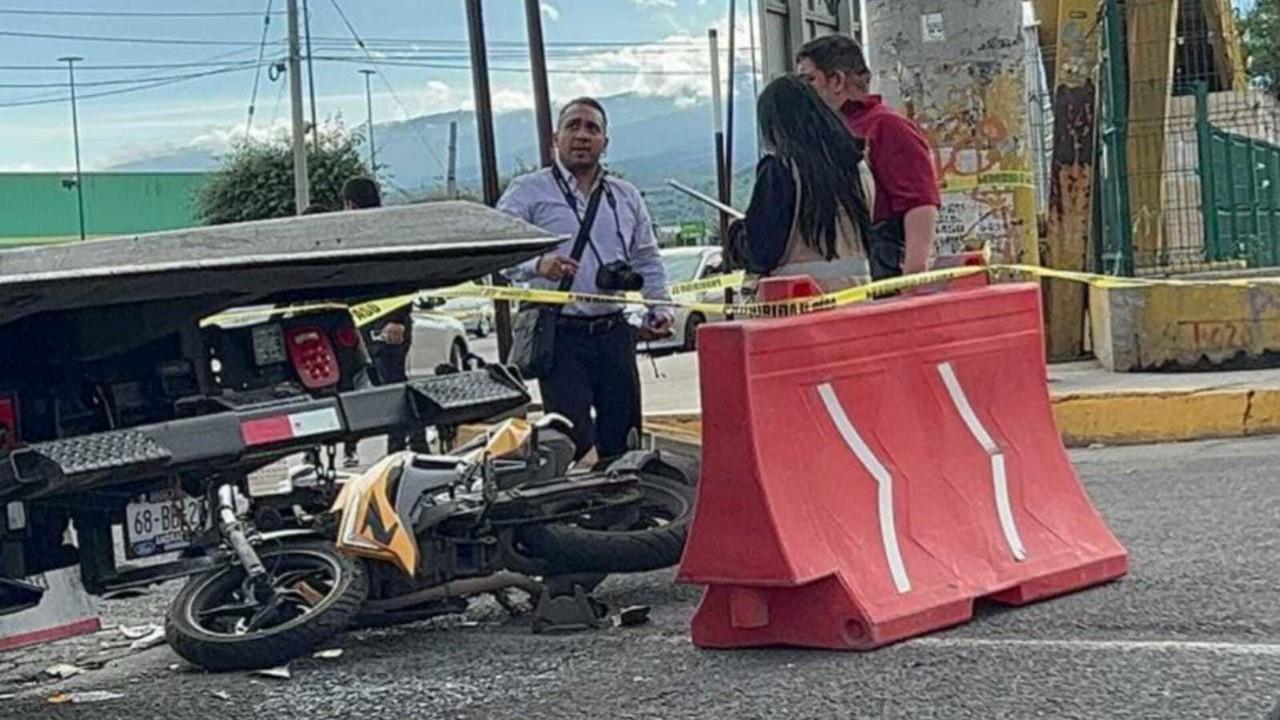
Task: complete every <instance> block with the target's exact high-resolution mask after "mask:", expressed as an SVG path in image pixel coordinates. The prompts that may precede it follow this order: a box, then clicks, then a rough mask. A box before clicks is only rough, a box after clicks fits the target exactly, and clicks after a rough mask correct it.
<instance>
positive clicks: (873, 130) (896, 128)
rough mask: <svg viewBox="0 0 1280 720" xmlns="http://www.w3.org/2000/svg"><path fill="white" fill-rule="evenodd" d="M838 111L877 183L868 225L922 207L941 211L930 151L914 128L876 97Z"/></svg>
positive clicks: (940, 200) (935, 170) (870, 97)
mask: <svg viewBox="0 0 1280 720" xmlns="http://www.w3.org/2000/svg"><path fill="white" fill-rule="evenodd" d="M840 110H841V112H842V113H843V114H844V119H845V123H846V124H848V126H849V131H850V132H852V133H853V134H854V135H856V136H858V137H860V138H863V139H864V140H866V141H867V153H868V155H869V157H868V161H869V162H868V165H869V166H870V168H871V175H872V176H873V177H874V178H875V180H876V206H875V210H874V212H873V213H872V218H871V219H872V221H873V222H880V221H882V220H888V219H890V218H895V217H899V216H902V215H904V214H906V212H907V211H908V210H911V209H913V208H918V207H922V206H925V205H932V206H934V207H942V195H941V193H940V192H939V187H938V171H937V168H936V167H935V166H934V158H933V151H931V150H930V149H929V141H928V140H926V139H925V137H924V134H923V133H921V132H920V128H918V127H916V124H915V123H913V122H911V121H910V120H908V119H907V118H905V117H903V116H901V115H899V114H898V113H896V112H894V111H893V110H891V109H890V108H889V107H888V106H887V105H885V104H884V102H883V101H882V100H881V98H880V96H879V95H868V96H867V97H866V99H864V100H859V101H853V100H850V101H848V102H846V103H845V104H844V107H842V108H840Z"/></svg>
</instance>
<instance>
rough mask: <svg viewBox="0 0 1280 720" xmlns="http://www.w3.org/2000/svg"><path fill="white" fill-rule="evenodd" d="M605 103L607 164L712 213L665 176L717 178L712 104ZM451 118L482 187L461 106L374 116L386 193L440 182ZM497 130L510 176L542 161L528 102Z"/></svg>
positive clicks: (744, 149)
mask: <svg viewBox="0 0 1280 720" xmlns="http://www.w3.org/2000/svg"><path fill="white" fill-rule="evenodd" d="M744 95H745V94H744ZM602 103H603V104H604V106H605V109H606V111H607V112H608V113H609V137H610V141H609V143H610V144H609V150H608V152H607V161H608V164H609V167H610V168H611V169H612V170H614V171H615V172H617V173H619V174H620V175H622V176H623V177H625V178H626V179H627V180H629V181H631V182H633V183H635V184H636V185H637V186H638V187H639V188H640V189H641V190H643V191H644V192H645V195H646V197H647V198H648V201H649V205H650V209H651V212H652V213H653V216H654V220H655V222H657V223H659V224H676V223H680V222H684V221H689V220H698V219H709V218H710V217H712V214H711V213H709V212H708V211H707V208H706V207H705V206H703V205H702V204H700V203H698V202H697V201H695V200H691V199H689V198H687V197H686V196H684V195H682V194H680V193H678V192H676V191H674V190H672V189H671V188H670V187H668V186H667V184H666V181H667V179H669V178H677V179H680V180H681V181H683V182H685V183H686V184H688V185H691V186H693V187H695V188H697V189H699V190H702V191H706V192H710V191H712V189H713V188H714V187H715V178H714V161H713V154H714V151H713V147H714V137H713V134H712V126H711V120H712V112H711V107H710V104H709V103H707V102H700V103H688V102H680V103H677V102H676V101H675V100H674V99H672V98H668V97H655V96H645V95H639V94H623V95H615V96H612V97H607V98H603V99H602ZM734 110H735V121H734V126H735V127H736V128H737V130H738V132H737V137H736V139H735V144H734V148H733V155H734V169H735V173H734V175H735V183H734V184H735V196H734V197H735V204H736V205H738V206H740V207H741V206H745V204H746V196H745V195H744V194H743V193H744V192H749V187H750V183H751V180H752V179H753V178H754V168H755V159H756V137H755V131H754V128H755V117H754V110H755V108H754V103H753V102H752V99H751V97H750V96H749V95H746V96H745V97H742V99H740V100H738V101H737V102H735V105H734ZM451 122H457V123H458V170H457V174H458V185H459V187H460V188H462V189H463V190H464V191H467V190H471V191H472V192H474V190H473V189H474V188H478V187H479V186H480V160H479V143H478V140H477V132H476V119H475V113H473V112H470V111H455V112H447V113H438V114H432V115H423V116H419V117H415V118H411V119H408V120H403V121H394V122H383V123H375V124H374V126H373V137H374V142H375V146H376V148H377V156H378V158H377V159H378V167H379V176H380V179H382V180H383V184H384V186H386V187H387V198H388V200H389V201H390V202H406V201H409V200H411V199H417V198H420V197H425V196H428V195H432V194H438V193H439V192H440V191H441V190H442V189H443V187H444V184H445V158H446V154H447V147H448V137H449V125H450V123H451ZM494 137H495V142H496V144H497V147H498V164H499V172H500V173H501V174H502V175H503V176H504V177H506V176H509V175H511V174H513V173H516V172H519V171H522V170H524V169H528V168H532V167H536V166H537V164H538V149H537V132H536V129H535V121H534V116H533V112H532V111H531V110H519V111H512V112H506V113H502V114H499V115H497V116H496V117H495V119H494ZM219 162H220V158H219V157H218V155H217V154H216V153H214V152H210V151H207V150H201V149H196V148H183V149H178V150H166V151H160V152H157V153H156V154H153V155H149V156H144V157H141V158H138V159H135V160H131V161H129V162H127V163H121V164H118V165H115V166H113V167H112V168H111V169H112V170H118V171H133V172H158V171H180V170H181V171H200V170H213V169H215V168H216V167H217V166H218V164H219Z"/></svg>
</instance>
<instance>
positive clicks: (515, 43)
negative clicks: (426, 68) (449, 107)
mask: <svg viewBox="0 0 1280 720" xmlns="http://www.w3.org/2000/svg"><path fill="white" fill-rule="evenodd" d="M315 40H316V42H330V43H333V42H338V43H343V42H346V40H347V39H346V38H342V37H333V36H321V35H317V36H316V38H315ZM364 42H365V43H366V44H367V45H441V46H454V47H456V46H462V47H464V48H465V47H467V41H466V40H453V39H448V38H365V39H364ZM485 44H486V45H492V46H494V47H503V46H506V47H518V48H525V47H527V46H528V43H527V42H526V41H524V40H491V41H486V42H485ZM545 44H546V46H547V47H548V48H552V47H592V48H601V47H637V46H643V45H662V46H663V47H667V46H670V47H681V46H687V47H691V48H705V47H706V46H707V41H706V40H703V39H700V38H699V39H695V38H689V39H688V40H671V41H658V40H596V41H585V40H582V41H579V40H571V41H570V40H565V41H559V42H550V41H549V42H547V43H545Z"/></svg>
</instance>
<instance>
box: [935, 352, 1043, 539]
mask: <svg viewBox="0 0 1280 720" xmlns="http://www.w3.org/2000/svg"><path fill="white" fill-rule="evenodd" d="M938 374H939V375H941V376H942V384H943V385H946V386H947V394H948V395H950V396H951V403H952V404H953V405H955V407H956V412H958V413H960V417H961V419H963V420H964V424H965V426H966V427H968V428H969V433H970V434H971V435H973V439H974V440H977V441H978V444H979V445H981V446H982V449H983V450H984V451H986V453H987V455H988V456H989V457H990V458H991V484H992V485H993V486H994V491H995V496H996V515H998V516H999V517H1000V529H1001V530H1003V531H1004V539H1005V542H1007V543H1008V544H1009V551H1010V552H1011V553H1013V557H1014V559H1015V560H1018V561H1022V560H1026V559H1027V549H1026V547H1024V546H1023V544H1022V536H1021V535H1020V534H1019V533H1018V524H1017V522H1016V521H1015V520H1014V519H1013V508H1012V505H1011V503H1010V502H1009V479H1008V476H1007V475H1006V474H1005V465H1004V453H1002V452H1000V446H999V445H996V441H995V440H993V439H992V438H991V433H989V432H987V429H986V428H985V427H983V426H982V423H981V422H980V421H979V420H978V415H977V413H975V412H974V411H973V406H972V405H970V404H969V398H968V397H966V396H965V394H964V388H962V387H960V379H959V378H957V377H956V371H955V368H953V367H951V363H949V362H944V363H941V364H939V365H938Z"/></svg>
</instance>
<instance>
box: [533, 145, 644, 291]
mask: <svg viewBox="0 0 1280 720" xmlns="http://www.w3.org/2000/svg"><path fill="white" fill-rule="evenodd" d="M607 174H608V173H607V172H606V171H605V170H604V168H601V169H600V179H599V182H600V184H599V185H597V186H596V189H595V190H594V191H592V195H595V194H596V193H599V192H601V191H603V192H604V197H605V200H606V201H607V202H608V203H609V209H610V210H612V211H613V228H614V231H615V232H616V233H617V235H618V244H619V245H620V246H622V257H624V258H626V261H627V262H628V263H629V262H631V251H630V249H629V248H628V246H627V241H626V239H625V238H624V237H623V235H622V219H621V218H620V217H619V215H618V199H617V198H615V197H614V196H613V188H611V187H609V180H608V178H607V177H606V176H607ZM551 175H552V177H554V178H555V180H556V185H557V186H559V188H560V193H561V194H562V195H564V201H565V204H567V205H568V206H569V209H570V210H572V211H573V216H574V217H576V218H578V226H579V227H582V224H583V217H582V216H581V215H579V214H578V196H577V195H576V194H575V193H574V192H573V188H572V187H570V185H569V181H568V180H566V179H565V177H564V174H563V173H561V172H560V165H559V164H552V166H551ZM588 202H590V201H588ZM591 219H592V224H594V221H595V215H594V213H592V214H591ZM590 232H591V228H587V233H588V237H587V242H588V243H589V244H590V245H591V254H592V255H595V256H596V262H598V263H600V265H602V266H603V265H604V264H605V262H604V260H603V259H602V258H601V257H600V251H599V250H598V249H596V243H595V240H594V239H592V238H591V237H590Z"/></svg>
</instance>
